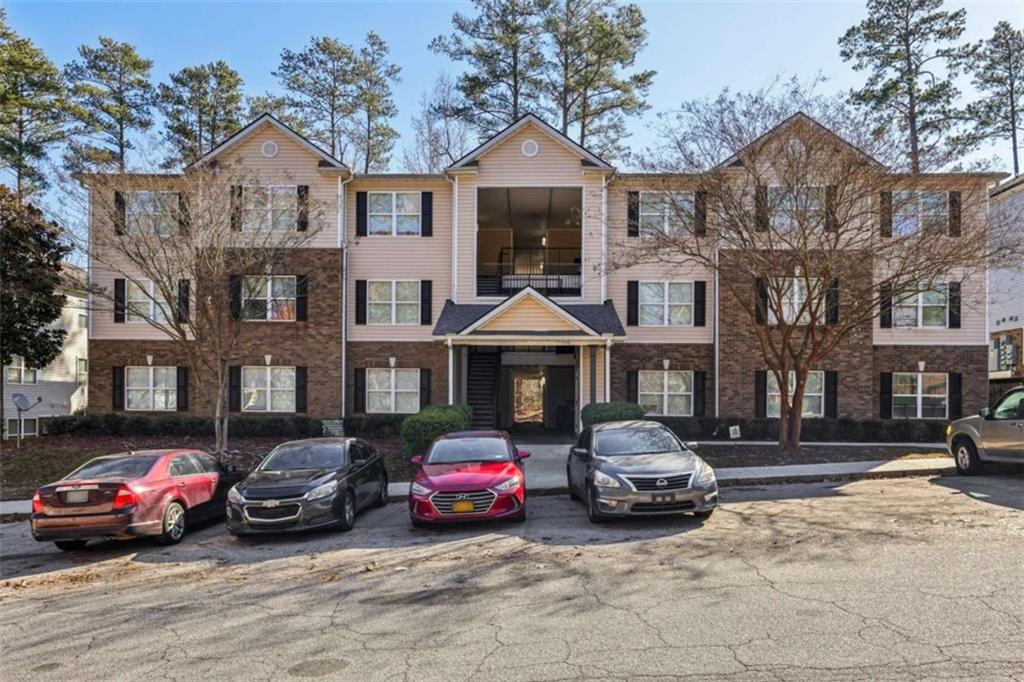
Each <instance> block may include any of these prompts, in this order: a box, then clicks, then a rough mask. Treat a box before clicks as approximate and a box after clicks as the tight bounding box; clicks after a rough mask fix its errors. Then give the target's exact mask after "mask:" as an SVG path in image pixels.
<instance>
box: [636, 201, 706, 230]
mask: <svg viewBox="0 0 1024 682" xmlns="http://www.w3.org/2000/svg"><path fill="white" fill-rule="evenodd" d="M693 196H694V195H693V192H640V234H642V235H658V234H676V233H679V232H681V231H682V230H683V229H685V228H686V226H687V223H689V222H691V221H692V220H693V215H694V208H693V203H694V199H693Z"/></svg>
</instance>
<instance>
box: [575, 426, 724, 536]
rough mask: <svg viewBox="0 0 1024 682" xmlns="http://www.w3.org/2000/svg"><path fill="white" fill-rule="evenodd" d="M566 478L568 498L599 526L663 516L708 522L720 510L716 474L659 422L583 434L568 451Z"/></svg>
mask: <svg viewBox="0 0 1024 682" xmlns="http://www.w3.org/2000/svg"><path fill="white" fill-rule="evenodd" d="M566 475H567V476H568V479H569V496H570V497H571V498H572V499H574V500H579V499H582V500H584V501H585V502H586V504H587V515H588V516H589V517H590V520H591V521H592V522H594V523H600V522H602V521H607V520H609V519H614V518H620V517H623V516H647V515H662V514H694V515H695V516H699V517H703V518H707V517H709V516H711V513H712V512H713V511H714V510H715V508H716V507H718V482H717V481H716V480H715V472H714V471H713V470H712V469H711V467H710V466H709V465H708V463H707V462H705V461H704V460H703V459H701V458H700V457H698V456H697V454H696V453H694V452H693V451H692V450H691V449H689V448H688V447H686V445H685V444H684V443H683V442H682V441H680V440H679V439H678V438H677V437H676V435H675V434H674V433H672V431H671V430H670V429H668V428H667V427H665V426H664V425H663V424H660V423H658V422H653V421H622V422H607V423H604V424H595V425H594V426H591V427H588V428H586V429H584V430H583V432H582V433H580V435H579V439H578V440H577V441H576V445H574V446H573V448H572V449H571V450H570V451H569V462H568V464H567V465H566Z"/></svg>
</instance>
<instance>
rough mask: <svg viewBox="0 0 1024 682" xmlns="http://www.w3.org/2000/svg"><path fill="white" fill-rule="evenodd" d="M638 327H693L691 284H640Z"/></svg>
mask: <svg viewBox="0 0 1024 682" xmlns="http://www.w3.org/2000/svg"><path fill="white" fill-rule="evenodd" d="M640 325H641V326H643V327H664V326H671V327H689V326H692V325H693V282H640Z"/></svg>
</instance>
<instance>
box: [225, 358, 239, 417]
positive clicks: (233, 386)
mask: <svg viewBox="0 0 1024 682" xmlns="http://www.w3.org/2000/svg"><path fill="white" fill-rule="evenodd" d="M241 410H242V368H241V366H239V365H231V366H230V367H228V411H229V412H240V411H241Z"/></svg>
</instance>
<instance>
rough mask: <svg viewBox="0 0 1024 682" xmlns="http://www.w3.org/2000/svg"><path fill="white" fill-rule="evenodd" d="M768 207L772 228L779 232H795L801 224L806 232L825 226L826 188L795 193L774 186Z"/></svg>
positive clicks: (805, 189)
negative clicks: (815, 227) (814, 227)
mask: <svg viewBox="0 0 1024 682" xmlns="http://www.w3.org/2000/svg"><path fill="white" fill-rule="evenodd" d="M768 206H769V210H770V211H771V223H772V227H773V228H775V229H776V230H778V231H779V232H789V231H791V230H794V229H796V228H798V227H800V224H801V223H803V225H804V229H805V230H807V229H810V228H811V227H813V226H815V225H817V224H819V223H820V224H822V225H824V215H825V188H824V187H803V188H800V189H799V190H798V191H797V192H793V191H791V190H790V189H789V188H788V187H779V186H772V187H769V188H768Z"/></svg>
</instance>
